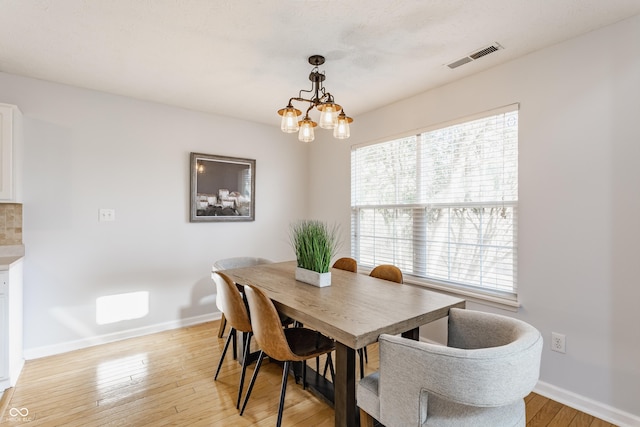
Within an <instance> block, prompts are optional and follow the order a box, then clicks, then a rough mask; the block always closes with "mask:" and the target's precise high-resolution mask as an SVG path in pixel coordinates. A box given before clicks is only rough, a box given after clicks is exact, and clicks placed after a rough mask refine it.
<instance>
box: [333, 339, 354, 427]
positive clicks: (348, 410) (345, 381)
mask: <svg viewBox="0 0 640 427" xmlns="http://www.w3.org/2000/svg"><path fill="white" fill-rule="evenodd" d="M334 409H335V426H336V427H357V407H356V351H355V350H354V349H352V348H350V347H347V346H346V345H344V344H341V343H339V342H336V378H335V401H334Z"/></svg>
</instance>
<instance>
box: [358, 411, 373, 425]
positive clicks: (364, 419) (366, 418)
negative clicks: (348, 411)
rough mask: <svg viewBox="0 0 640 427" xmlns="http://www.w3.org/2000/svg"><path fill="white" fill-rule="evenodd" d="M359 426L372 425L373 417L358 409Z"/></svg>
mask: <svg viewBox="0 0 640 427" xmlns="http://www.w3.org/2000/svg"><path fill="white" fill-rule="evenodd" d="M360 427H373V417H372V416H371V415H369V414H367V413H366V412H365V411H364V410H362V409H360Z"/></svg>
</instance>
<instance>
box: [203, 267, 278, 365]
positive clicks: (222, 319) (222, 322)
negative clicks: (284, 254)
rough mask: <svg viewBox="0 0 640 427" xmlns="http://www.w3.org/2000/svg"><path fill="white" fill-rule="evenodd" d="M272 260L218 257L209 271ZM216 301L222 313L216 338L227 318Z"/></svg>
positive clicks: (221, 333) (220, 333) (220, 334)
mask: <svg viewBox="0 0 640 427" xmlns="http://www.w3.org/2000/svg"><path fill="white" fill-rule="evenodd" d="M272 262H273V261H271V260H269V259H266V258H257V257H246V256H240V257H233V258H224V259H219V260H217V261H216V262H214V263H213V267H212V268H211V272H212V273H215V272H216V271H220V270H229V269H232V268H242V267H252V266H254V265H260V264H271V263H272ZM212 277H213V276H212ZM217 301H218V300H217V299H216V305H217V306H218V310H220V312H221V313H222V314H221V315H220V327H219V328H218V338H222V336H223V335H224V330H225V328H226V327H227V319H226V317H225V315H224V311H222V309H221V308H220V306H219V304H218V302H217ZM234 345H235V341H234ZM233 358H234V359H235V358H236V348H235V346H234V347H233Z"/></svg>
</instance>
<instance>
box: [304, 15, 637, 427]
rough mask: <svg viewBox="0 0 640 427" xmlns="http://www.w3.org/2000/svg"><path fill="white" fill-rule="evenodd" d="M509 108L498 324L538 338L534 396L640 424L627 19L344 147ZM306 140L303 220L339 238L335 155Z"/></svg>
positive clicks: (376, 121)
mask: <svg viewBox="0 0 640 427" xmlns="http://www.w3.org/2000/svg"><path fill="white" fill-rule="evenodd" d="M506 48H507V49H508V48H509V47H508V46H507V47H506ZM498 54H499V53H498ZM466 66H473V64H470V65H466ZM452 72H453V73H455V71H452ZM516 102H518V103H520V182H519V193H520V203H519V206H520V209H519V244H518V247H519V254H518V256H519V265H518V268H519V274H518V276H519V277H518V280H519V282H518V289H519V290H518V294H519V299H520V301H521V303H522V307H521V308H520V310H519V312H518V313H517V314H514V313H512V312H509V311H505V312H503V314H507V315H512V316H516V317H518V318H521V319H523V320H525V321H528V322H530V323H532V324H533V325H534V326H536V327H537V328H538V329H539V330H540V331H541V332H542V334H543V336H544V339H545V340H546V342H545V348H544V350H543V355H542V368H541V377H540V379H541V381H542V382H543V383H545V384H547V385H548V387H547V391H549V392H552V393H555V394H556V395H557V396H560V398H562V397H564V398H565V400H571V401H572V402H570V403H573V404H574V405H575V406H580V405H584V406H585V409H589V408H588V407H589V406H590V407H591V409H593V408H594V407H597V409H598V410H599V411H600V412H601V415H603V416H604V417H608V418H612V417H618V418H617V419H618V420H623V423H624V422H628V423H630V424H631V423H634V425H637V424H635V423H636V422H637V423H638V424H640V400H639V398H638V396H640V311H639V310H638V309H637V304H638V301H640V282H639V277H640V260H639V259H638V242H640V226H639V225H638V224H639V222H638V218H640V127H639V126H638V124H639V122H640V17H635V18H633V19H630V20H627V21H624V22H622V23H619V24H617V25H613V26H610V27H607V28H604V29H601V30H599V31H595V32H592V33H589V34H587V35H584V36H582V37H579V38H576V39H573V40H570V41H568V42H565V43H562V44H558V45H556V46H553V47H551V48H548V49H545V50H543V51H539V52H535V53H533V54H530V55H528V56H526V57H523V58H521V59H518V60H515V61H512V62H510V63H507V64H504V65H502V66H499V67H495V68H493V69H491V70H488V71H486V72H483V73H481V74H477V75H475V76H472V77H470V78H466V79H463V80H460V81H458V82H456V83H454V84H450V85H447V86H444V87H441V88H438V89H436V90H432V91H430V92H427V93H423V94H420V95H417V96H415V97H413V98H410V99H407V100H405V101H402V102H399V103H397V104H394V105H390V106H388V107H386V108H383V109H380V110H378V111H374V112H372V113H369V114H366V115H362V116H359V117H355V121H354V123H353V125H352V131H351V135H352V137H351V139H350V140H349V144H347V145H351V144H358V143H362V142H367V141H373V140H378V139H380V138H383V137H388V136H394V135H397V134H399V133H403V132H406V131H409V130H412V129H417V128H421V127H425V126H429V125H432V124H437V123H440V122H444V121H447V120H451V119H456V118H459V117H464V116H466V115H469V114H473V113H478V112H482V111H485V110H489V109H492V108H495V107H500V106H503V105H507V104H511V103H516ZM320 142H321V143H318V144H315V143H314V144H315V145H313V148H312V152H311V156H310V158H311V159H312V160H311V171H312V176H311V182H310V189H311V193H312V194H313V195H314V197H313V198H312V199H310V211H311V212H317V213H318V214H320V215H322V217H324V218H326V219H330V220H337V221H341V223H342V227H343V229H344V230H349V211H348V209H349V208H348V206H349V186H348V185H347V184H346V183H348V182H349V180H350V176H349V147H348V146H347V145H342V146H340V145H337V147H340V148H339V149H334V148H333V147H330V144H336V142H335V141H330V140H329V139H326V140H323V141H320ZM337 144H340V143H337ZM329 168H330V174H328V170H329ZM328 200H332V201H334V203H332V204H327V201H328ZM469 308H476V309H482V310H487V311H489V310H491V311H499V310H496V309H492V308H489V307H485V306H480V305H476V304H469ZM552 331H555V332H560V333H563V334H566V336H567V353H566V354H559V353H555V352H552V351H550V349H549V345H548V343H549V341H550V338H551V332H552ZM572 393H575V395H572ZM579 409H580V408H579ZM625 420H626V421H625ZM629 420H631V421H629Z"/></svg>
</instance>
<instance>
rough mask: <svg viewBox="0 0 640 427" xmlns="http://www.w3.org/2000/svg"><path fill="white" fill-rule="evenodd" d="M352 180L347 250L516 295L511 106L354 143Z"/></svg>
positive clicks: (435, 277) (454, 282)
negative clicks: (376, 140)
mask: <svg viewBox="0 0 640 427" xmlns="http://www.w3.org/2000/svg"><path fill="white" fill-rule="evenodd" d="M351 186H352V187H351V212H352V213H351V248H352V256H353V257H354V258H356V259H357V260H358V262H359V263H360V264H361V265H364V266H370V267H373V266H375V265H379V264H395V265H397V266H398V267H400V268H401V269H402V271H403V272H404V273H405V274H409V275H412V276H415V277H416V278H418V279H420V278H422V279H423V280H427V281H429V282H436V283H438V284H445V285H448V286H454V287H461V288H464V289H466V290H473V291H481V292H485V293H487V292H488V293H491V294H496V293H498V294H502V296H510V297H513V296H514V295H515V293H516V278H517V272H516V267H517V204H518V111H517V106H510V107H505V108H503V109H500V110H493V111H491V112H488V113H486V114H483V115H480V116H476V117H473V118H467V119H463V120H460V121H457V122H455V123H454V124H448V125H445V126H440V127H437V128H434V129H429V130H426V131H424V132H421V133H418V134H416V135H411V136H407V137H403V138H399V139H394V140H391V141H385V142H379V143H375V144H370V145H363V146H356V147H353V148H352V151H351Z"/></svg>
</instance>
